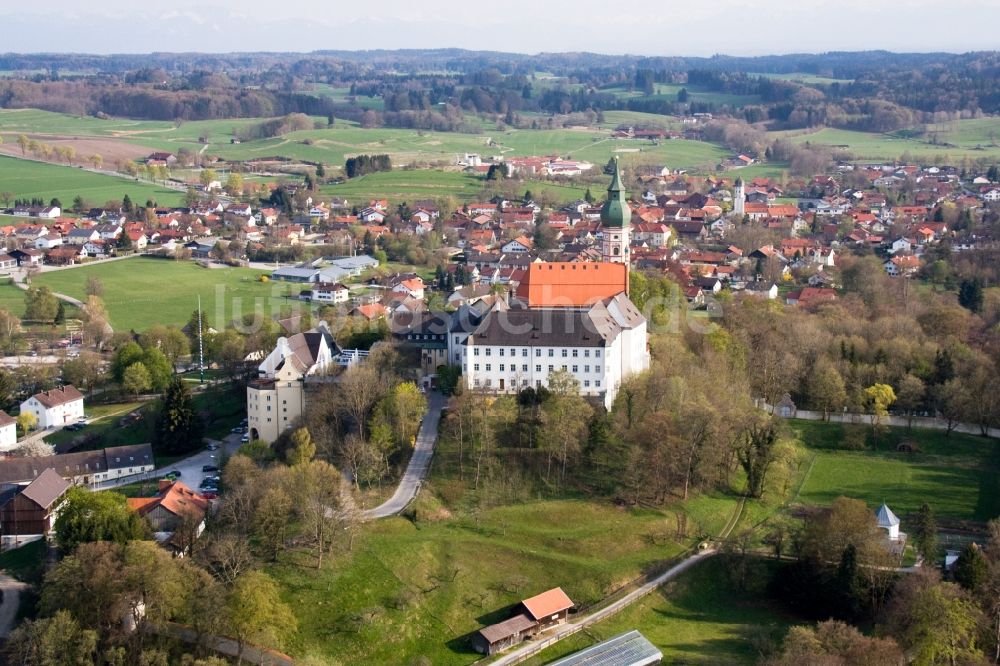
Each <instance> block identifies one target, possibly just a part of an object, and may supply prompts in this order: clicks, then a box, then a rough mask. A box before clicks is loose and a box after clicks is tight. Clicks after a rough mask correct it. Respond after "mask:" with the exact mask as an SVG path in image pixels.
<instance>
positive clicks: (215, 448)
mask: <svg viewBox="0 0 1000 666" xmlns="http://www.w3.org/2000/svg"><path fill="white" fill-rule="evenodd" d="M205 448H206V449H208V450H209V451H218V450H219V445H218V444H216V443H215V442H212V443H211V444H209V445H208V446H206V447H205Z"/></svg>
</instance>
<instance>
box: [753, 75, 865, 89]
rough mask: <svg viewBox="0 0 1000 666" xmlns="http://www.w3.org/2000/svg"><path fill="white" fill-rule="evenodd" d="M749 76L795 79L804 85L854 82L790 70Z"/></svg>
mask: <svg viewBox="0 0 1000 666" xmlns="http://www.w3.org/2000/svg"><path fill="white" fill-rule="evenodd" d="M749 75H750V76H763V77H765V78H768V79H777V80H779V81H795V82H796V83H804V84H806V85H824V86H828V85H833V84H834V83H839V84H841V85H848V84H851V83H854V80H853V79H834V78H830V77H829V76H819V75H818V74H808V73H805V72H791V73H789V74H771V73H767V72H756V73H754V72H752V73H750V74H749Z"/></svg>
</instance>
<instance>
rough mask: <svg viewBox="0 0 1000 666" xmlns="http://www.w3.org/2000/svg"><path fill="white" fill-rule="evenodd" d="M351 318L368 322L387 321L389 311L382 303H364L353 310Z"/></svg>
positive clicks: (350, 313)
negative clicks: (358, 318) (359, 318)
mask: <svg viewBox="0 0 1000 666" xmlns="http://www.w3.org/2000/svg"><path fill="white" fill-rule="evenodd" d="M348 314H349V316H351V317H361V318H363V319H367V320H368V321H377V320H379V319H385V317H386V315H387V311H386V309H385V306H384V305H382V304H381V303H364V304H362V305H358V306H356V307H354V308H352V309H351V311H350V312H349V313H348Z"/></svg>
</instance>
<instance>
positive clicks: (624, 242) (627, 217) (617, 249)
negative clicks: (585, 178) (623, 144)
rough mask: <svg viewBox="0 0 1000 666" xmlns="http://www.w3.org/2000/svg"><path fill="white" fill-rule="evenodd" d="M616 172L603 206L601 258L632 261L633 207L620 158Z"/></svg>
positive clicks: (616, 160)
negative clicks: (630, 245)
mask: <svg viewBox="0 0 1000 666" xmlns="http://www.w3.org/2000/svg"><path fill="white" fill-rule="evenodd" d="M612 161H613V162H614V174H613V175H612V178H611V185H609V186H608V200H607V201H606V202H604V206H603V207H602V208H601V260H602V261H605V262H609V263H615V264H625V265H626V266H628V265H629V263H630V257H629V242H630V235H631V231H632V228H631V226H630V224H631V221H632V209H631V208H629V206H628V201H627V200H626V199H625V191H624V190H623V189H622V177H621V172H620V171H619V170H618V158H617V157H615V158H614V160H612Z"/></svg>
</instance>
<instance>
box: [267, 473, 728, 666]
mask: <svg viewBox="0 0 1000 666" xmlns="http://www.w3.org/2000/svg"><path fill="white" fill-rule="evenodd" d="M431 502H432V499H431V498H429V497H428V493H426V492H425V493H424V494H422V495H421V499H420V505H422V506H426V507H429V508H428V509H427V513H429V514H434V512H435V508H434V507H433V506H430V503H431ZM420 505H418V515H421V513H420V509H419V506H420ZM733 505H734V502H733V501H730V502H728V509H729V512H730V513H731V509H732V507H733ZM437 517H438V518H440V519H441V520H440V521H437V522H435V521H433V520H432V521H428V522H425V521H423V520H416V521H414V522H411V521H409V520H406V519H403V518H392V519H387V520H383V521H379V522H377V523H371V524H368V525H365V526H364V528H363V534H362V536H361V537H360V538H359V540H358V542H356V543H355V547H354V552H353V553H351V554H345V555H342V556H340V557H339V558H334V561H333V562H331V563H330V564H329V565H326V566H324V568H323V569H321V570H318V571H317V570H316V569H315V568H314V566H313V561H312V559H311V557H310V556H308V555H306V554H295V555H287V556H285V557H284V558H283V559H282V560H281V561H280V562H279V563H278V564H277V565H274V566H271V567H269V569H270V573H272V574H273V575H274V576H275V577H276V578H277V580H278V581H279V583H280V585H281V587H282V589H283V596H284V597H285V600H286V601H288V602H289V603H290V605H291V607H292V609H293V610H294V612H295V614H296V616H297V618H298V620H299V632H298V635H297V637H295V638H294V639H293V643H292V645H291V646H290V650H291V654H292V655H294V656H295V657H297V658H305V657H307V656H310V657H312V658H314V659H316V660H318V661H321V662H322V663H331V664H337V663H341V664H361V663H367V664H380V663H416V660H417V659H418V658H420V657H423V658H425V659H427V660H428V662H429V663H433V664H435V665H437V664H469V663H472V662H474V661H476V660H477V659H478V655H476V654H475V653H474V652H473V651H472V650H471V648H470V646H469V644H468V640H467V638H468V635H469V634H470V632H473V631H475V630H477V629H479V628H480V627H481V626H482V625H483V624H486V623H492V622H497V621H499V620H500V619H502V618H503V617H505V616H506V612H507V611H508V609H509V607H510V605H511V604H513V603H515V602H517V601H518V600H520V599H522V598H524V597H526V596H529V595H531V594H534V593H537V592H538V591H541V590H544V589H548V588H549V587H552V586H555V585H560V586H562V587H563V589H565V590H566V592H567V594H569V595H570V597H571V598H572V599H573V600H574V601H576V602H577V603H580V604H589V603H593V602H595V601H597V600H599V599H601V598H603V597H604V596H605V595H606V594H608V593H609V592H611V591H613V590H614V589H616V588H617V587H619V586H620V585H621V584H623V583H625V582H626V581H628V580H631V579H633V578H635V577H637V576H639V575H641V574H642V573H643V572H645V571H647V570H649V569H650V568H652V567H655V566H657V564H658V563H661V562H662V561H663V560H666V559H668V558H671V557H673V556H676V555H677V554H678V553H680V552H681V551H682V550H683V549H684V548H685V547H686V546H687V545H690V544H688V543H680V542H678V541H677V540H675V539H672V538H670V535H671V534H672V532H671V526H672V524H673V521H672V518H671V516H670V515H669V513H668V512H666V511H658V510H634V511H633V510H625V509H620V508H617V507H614V506H610V505H608V504H604V503H599V502H587V501H576V500H552V501H535V502H529V503H525V504H519V505H512V506H505V507H500V508H495V509H490V510H485V511H482V512H481V513H479V514H478V515H475V516H473V515H468V516H464V517H460V518H456V517H449V516H448V515H447V514H446V512H444V511H443V510H439V511H438V513H437Z"/></svg>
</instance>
